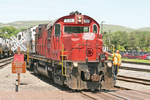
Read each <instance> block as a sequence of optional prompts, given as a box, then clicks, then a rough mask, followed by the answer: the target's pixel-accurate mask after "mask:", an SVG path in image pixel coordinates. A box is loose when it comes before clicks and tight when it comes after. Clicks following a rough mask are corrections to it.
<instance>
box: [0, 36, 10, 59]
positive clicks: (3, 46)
mask: <svg viewBox="0 0 150 100" xmlns="http://www.w3.org/2000/svg"><path fill="white" fill-rule="evenodd" d="M11 55H12V51H11V45H10V40H9V39H6V38H3V37H0V58H4V57H9V56H11Z"/></svg>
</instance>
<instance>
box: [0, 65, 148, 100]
mask: <svg viewBox="0 0 150 100" xmlns="http://www.w3.org/2000/svg"><path fill="white" fill-rule="evenodd" d="M16 79H17V75H16V74H12V73H11V64H9V65H7V66H6V67H4V68H2V69H0V100H114V99H113V98H116V99H115V100H131V99H129V98H130V96H128V95H127V96H126V97H124V96H120V95H118V92H119V93H121V92H123V91H120V90H113V92H110V93H107V92H102V93H91V92H90V93H88V92H85V94H82V93H80V92H72V91H71V90H69V89H66V88H62V87H59V86H57V85H54V84H52V83H51V82H50V80H49V81H47V80H48V79H47V78H45V77H42V76H35V75H33V74H32V73H31V72H29V71H27V73H25V74H21V85H20V87H19V92H15V83H16V81H15V80H16ZM117 84H122V85H127V84H125V83H121V82H119V81H117ZM140 87H141V86H140ZM135 88H139V87H138V86H136V87H135ZM142 89H145V88H142ZM148 89H150V88H147V89H146V90H147V91H148V92H147V93H146V94H142V93H141V94H140V95H139V96H140V97H141V98H144V99H135V98H136V95H137V93H134V96H135V97H133V99H132V100H149V98H150V94H149V91H150V90H148ZM128 92H131V91H124V92H123V93H124V94H127V93H128ZM90 95H91V96H90ZM143 95H145V96H147V97H148V99H145V97H143ZM106 98H107V99H106Z"/></svg>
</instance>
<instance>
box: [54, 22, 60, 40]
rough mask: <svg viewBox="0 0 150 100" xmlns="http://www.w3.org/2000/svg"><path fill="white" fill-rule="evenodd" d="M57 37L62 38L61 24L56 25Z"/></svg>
mask: <svg viewBox="0 0 150 100" xmlns="http://www.w3.org/2000/svg"><path fill="white" fill-rule="evenodd" d="M55 36H56V37H59V36H60V24H55Z"/></svg>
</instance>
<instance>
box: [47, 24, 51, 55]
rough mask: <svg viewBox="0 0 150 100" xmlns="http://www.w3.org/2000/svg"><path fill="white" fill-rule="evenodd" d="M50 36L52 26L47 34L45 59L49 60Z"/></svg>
mask: <svg viewBox="0 0 150 100" xmlns="http://www.w3.org/2000/svg"><path fill="white" fill-rule="evenodd" d="M51 35H52V26H51V27H50V28H49V29H48V34H47V39H46V40H47V48H46V49H47V50H46V51H47V54H46V57H48V58H50V48H51Z"/></svg>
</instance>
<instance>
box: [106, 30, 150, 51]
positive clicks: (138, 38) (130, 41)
mask: <svg viewBox="0 0 150 100" xmlns="http://www.w3.org/2000/svg"><path fill="white" fill-rule="evenodd" d="M103 41H104V45H105V46H106V47H108V48H109V50H112V46H113V47H114V48H115V49H119V50H120V51H127V50H136V51H145V52H150V32H146V31H133V32H125V31H117V32H111V31H109V32H104V34H103Z"/></svg>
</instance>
